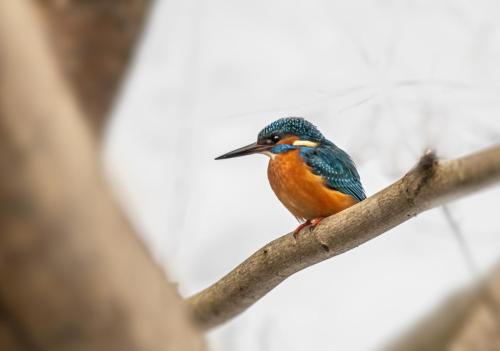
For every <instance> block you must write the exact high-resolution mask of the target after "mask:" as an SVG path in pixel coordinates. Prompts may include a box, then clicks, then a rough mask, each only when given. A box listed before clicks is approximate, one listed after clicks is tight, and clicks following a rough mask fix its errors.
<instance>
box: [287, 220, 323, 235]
mask: <svg viewBox="0 0 500 351" xmlns="http://www.w3.org/2000/svg"><path fill="white" fill-rule="evenodd" d="M322 219H323V218H313V219H308V220H307V221H305V222H304V223H301V224H300V225H299V226H298V227H297V228H296V229H295V230H294V231H293V237H294V239H295V240H297V238H298V236H299V233H300V232H301V231H302V229H304V228H305V227H307V226H309V232H312V231H313V230H314V228H316V226H317V225H318V224H319V223H320V222H321V220H322Z"/></svg>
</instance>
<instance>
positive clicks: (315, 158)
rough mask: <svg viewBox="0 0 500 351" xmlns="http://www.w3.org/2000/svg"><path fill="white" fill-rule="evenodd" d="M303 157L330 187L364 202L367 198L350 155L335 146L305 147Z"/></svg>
mask: <svg viewBox="0 0 500 351" xmlns="http://www.w3.org/2000/svg"><path fill="white" fill-rule="evenodd" d="M301 156H302V157H303V158H304V161H305V162H306V164H307V165H308V166H309V167H310V168H311V170H312V172H313V173H314V174H317V175H319V176H321V177H323V178H324V179H325V183H326V185H327V186H328V187H330V188H332V189H334V190H337V191H340V192H341V193H344V194H348V195H351V196H353V197H354V198H356V199H357V200H358V201H362V200H364V199H365V198H366V195H365V191H364V190H363V186H362V185H361V181H360V179H359V174H358V171H357V170H356V166H355V165H354V162H353V161H352V159H351V158H350V157H349V155H348V154H347V153H346V152H345V151H343V150H342V149H340V148H338V147H337V146H335V145H333V144H331V145H330V144H326V145H320V146H318V147H315V148H309V147H304V148H302V149H301Z"/></svg>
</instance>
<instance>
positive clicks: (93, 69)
mask: <svg viewBox="0 0 500 351" xmlns="http://www.w3.org/2000/svg"><path fill="white" fill-rule="evenodd" d="M37 1H38V3H39V4H40V5H41V6H40V7H41V9H43V14H44V18H45V19H46V23H47V25H48V26H49V29H50V39H52V44H53V45H54V47H55V49H56V53H57V58H58V59H59V66H60V67H61V68H62V69H63V72H64V73H65V75H66V76H67V77H68V78H69V82H70V84H71V86H72V87H73V89H74V91H75V93H76V96H77V98H78V100H79V103H80V105H81V108H82V109H83V111H84V112H85V114H86V116H87V117H88V119H89V120H90V122H91V124H92V126H93V127H95V129H97V130H98V131H99V130H100V129H101V127H102V126H103V124H104V123H105V119H106V116H107V115H108V112H109V110H110V107H111V105H112V103H113V100H114V98H115V96H116V93H117V90H118V88H119V86H120V83H121V81H122V79H123V77H124V76H125V74H124V73H125V70H126V69H127V66H128V64H129V62H130V59H131V56H132V52H133V49H134V48H135V44H136V42H137V39H138V36H139V34H140V32H141V29H142V27H143V22H144V21H145V17H146V15H147V12H148V9H149V7H150V3H151V1H150V0H106V1H88V0H37Z"/></svg>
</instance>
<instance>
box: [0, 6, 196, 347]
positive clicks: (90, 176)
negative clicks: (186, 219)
mask: <svg viewBox="0 0 500 351" xmlns="http://www.w3.org/2000/svg"><path fill="white" fill-rule="evenodd" d="M35 10H36V9H35V6H34V5H33V2H32V1H29V0H15V1H8V0H5V1H0V77H1V79H0V169H1V172H0V233H1V235H0V282H1V283H0V349H2V350H13V351H14V350H75V351H76V350H95V351H111V350H120V351H126V350H151V351H153V350H186V351H188V350H189V351H192V350H203V349H204V347H203V343H202V340H201V337H200V334H199V332H198V331H197V330H196V329H195V328H194V327H193V325H192V323H190V321H189V320H188V316H187V313H186V311H185V309H184V308H183V307H184V306H183V304H182V301H181V299H180V297H179V296H178V295H177V293H176V291H175V289H174V288H173V287H172V286H170V285H169V284H168V283H167V280H166V279H165V274H164V272H163V271H162V270H161V269H160V268H159V267H158V266H157V265H156V264H155V263H154V262H153V260H152V259H151V257H150V256H149V254H148V252H147V251H146V250H145V248H144V247H143V245H142V244H141V243H140V242H139V240H138V239H137V238H136V237H135V235H134V233H133V231H132V230H131V228H130V226H129V224H128V222H127V221H126V220H125V219H124V217H123V216H122V214H121V212H120V211H119V210H118V209H117V207H116V206H115V204H114V202H113V201H112V199H111V196H110V195H109V193H108V192H107V190H106V185H105V184H104V181H103V178H102V176H101V170H100V167H99V164H98V160H99V157H98V153H97V150H96V145H95V140H94V138H92V133H90V132H89V130H88V129H87V128H86V125H85V124H84V121H83V120H84V115H83V114H82V113H81V111H80V110H79V109H78V107H77V104H76V102H75V99H74V98H73V96H72V94H70V92H71V89H68V87H67V86H66V84H65V81H64V79H62V77H61V75H60V72H59V70H58V67H57V64H56V60H55V59H54V58H53V56H52V55H51V51H50V50H49V48H48V45H47V42H46V40H45V39H46V38H45V36H44V33H45V32H44V28H43V26H42V25H41V21H40V17H39V16H38V13H37V12H36V11H35Z"/></svg>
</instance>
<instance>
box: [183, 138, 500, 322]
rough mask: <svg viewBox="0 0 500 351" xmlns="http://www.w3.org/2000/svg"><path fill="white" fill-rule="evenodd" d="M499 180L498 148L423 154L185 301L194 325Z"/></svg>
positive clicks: (218, 318)
mask: <svg viewBox="0 0 500 351" xmlns="http://www.w3.org/2000/svg"><path fill="white" fill-rule="evenodd" d="M498 181H500V146H496V147H493V148H491V149H488V150H484V151H481V152H479V153H477V154H473V155H470V156H466V157H463V158H459V159H456V160H450V161H438V160H437V158H436V157H435V155H434V154H433V153H430V152H428V153H426V154H425V155H424V156H423V157H422V158H421V160H420V162H419V163H418V165H417V166H416V167H415V168H414V169H412V170H411V171H410V172H409V173H407V174H406V175H405V176H404V177H403V178H402V179H400V180H399V181H397V182H396V183H394V184H392V185H390V186H389V187H387V188H386V189H384V190H382V191H380V192H379V193H377V194H375V195H373V196H371V197H370V198H368V199H366V200H365V201H363V202H361V203H359V204H357V205H355V206H353V207H351V208H348V209H347V210H345V211H343V212H341V213H339V214H337V215H334V216H331V217H329V218H326V219H325V220H323V221H322V222H321V223H320V224H319V225H318V226H317V227H316V228H315V229H314V231H312V232H311V233H308V232H307V231H308V229H307V228H306V229H304V230H303V232H301V233H300V234H299V239H298V240H295V239H294V238H293V236H292V235H291V234H287V235H285V236H282V237H281V238H278V239H276V240H274V241H272V242H271V243H269V244H267V245H266V246H264V247H263V248H261V249H260V250H259V251H257V252H256V253H255V254H253V255H252V256H251V257H249V258H248V259H247V260H245V261H244V262H243V263H242V264H240V265H239V266H238V267H236V268H235V269H234V270H233V271H231V272H230V273H229V274H227V275H226V276H225V277H223V278H222V279H221V280H219V281H218V282H216V283H215V284H213V285H212V286H210V287H208V288H207V289H205V290H203V291H201V292H199V293H198V294H196V295H194V296H192V297H190V298H189V299H188V300H187V302H188V304H189V305H190V307H191V312H192V315H193V316H194V318H195V320H196V321H197V322H198V324H199V325H200V326H201V327H202V328H205V329H208V328H211V327H215V326H217V325H219V324H221V323H224V322H226V321H227V320H229V319H231V318H233V317H235V316H236V315H238V314H239V313H241V312H243V311H244V310H245V309H247V308H248V307H249V306H251V305H252V304H254V303H255V302H256V301H257V300H259V299H260V298H262V297H263V296H264V295H265V294H266V293H268V292H269V291H270V290H272V289H273V288H274V287H276V286H277V285H278V284H279V283H281V282H282V281H283V280H285V279H286V278H287V277H289V276H290V275H292V274H293V273H295V272H298V271H300V270H302V269H304V268H307V267H309V266H311V265H313V264H315V263H318V262H321V261H324V260H326V259H328V258H331V257H334V256H336V255H339V254H341V253H343V252H345V251H348V250H351V249H353V248H355V247H357V246H359V245H361V244H363V243H365V242H367V241H368V240H370V239H373V238H375V237H377V236H378V235H380V234H383V233H385V232H386V231H388V230H390V229H391V228H393V227H395V226H397V225H399V224H401V223H403V222H405V221H407V220H409V219H410V218H412V217H414V216H416V215H417V214H419V213H421V212H423V211H425V210H428V209H431V208H433V207H436V206H439V205H442V204H444V203H447V202H449V201H451V200H453V199H455V198H458V197H462V196H465V195H467V194H470V193H472V192H475V191H478V190H480V189H482V188H485V187H487V186H489V185H491V184H493V183H495V182H498Z"/></svg>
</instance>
